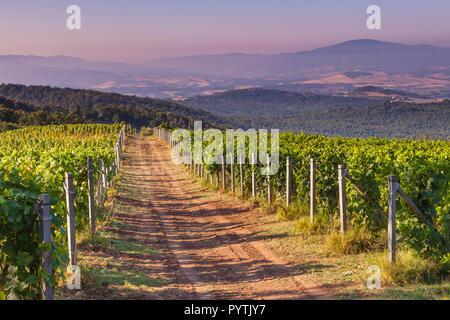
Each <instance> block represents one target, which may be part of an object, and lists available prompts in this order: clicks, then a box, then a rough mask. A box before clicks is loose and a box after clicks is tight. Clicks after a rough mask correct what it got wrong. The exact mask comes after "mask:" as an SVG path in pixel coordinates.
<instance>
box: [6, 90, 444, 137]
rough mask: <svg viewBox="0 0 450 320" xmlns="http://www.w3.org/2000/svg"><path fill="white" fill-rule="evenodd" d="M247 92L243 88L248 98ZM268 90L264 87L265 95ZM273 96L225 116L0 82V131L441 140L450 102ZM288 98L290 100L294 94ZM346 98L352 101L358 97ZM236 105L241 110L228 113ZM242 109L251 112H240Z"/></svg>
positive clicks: (228, 106) (120, 97)
mask: <svg viewBox="0 0 450 320" xmlns="http://www.w3.org/2000/svg"><path fill="white" fill-rule="evenodd" d="M250 92H251V91H248V93H249V95H248V98H249V99H250V96H251V95H250ZM272 93H273V92H271V91H269V93H268V94H269V96H270V95H271V94H272ZM273 94H274V96H273V99H268V100H267V102H264V99H260V100H258V98H256V99H255V101H259V102H257V103H256V105H257V104H258V103H259V105H260V106H261V109H262V110H263V111H262V112H261V113H258V112H256V111H257V108H253V109H252V108H251V107H250V106H248V107H244V105H242V103H243V102H242V101H241V102H242V103H238V104H237V105H235V104H233V102H232V101H231V100H230V102H229V103H225V101H224V102H223V104H222V107H221V109H223V110H231V111H230V112H231V113H233V112H234V113H238V112H240V113H242V114H245V115H236V114H235V115H233V116H225V115H215V114H211V113H209V112H206V111H201V110H196V109H192V108H189V107H187V106H182V105H179V104H177V103H173V102H169V101H164V100H154V99H149V98H139V97H135V96H125V95H119V94H113V93H103V92H97V91H92V90H74V89H58V88H50V87H43V86H21V85H1V86H0V95H5V96H6V97H8V98H2V97H0V131H4V130H7V129H14V128H17V127H23V126H27V125H46V124H65V123H105V124H109V123H115V122H122V121H124V122H126V123H129V124H131V125H132V126H134V127H137V128H140V127H144V126H158V125H160V124H162V123H164V124H167V125H170V126H172V127H183V128H192V127H193V122H194V120H202V121H203V127H204V128H208V127H216V128H219V129H223V128H242V129H249V128H255V129H260V128H267V129H271V128H277V129H280V130H281V131H290V132H294V133H298V132H300V131H303V132H305V133H311V134H321V135H325V136H343V137H373V136H378V137H388V138H392V137H397V138H421V137H424V136H426V137H429V138H444V139H448V138H449V137H450V129H449V126H448V123H449V122H450V100H445V101H443V102H440V103H428V104H416V103H406V102H392V103H391V102H384V103H381V102H378V103H380V104H379V105H377V106H369V107H359V106H355V107H343V108H340V109H333V107H334V108H338V106H337V104H333V103H332V102H330V108H329V109H328V110H322V111H309V112H305V111H303V112H300V111H297V109H298V106H297V107H295V106H294V107H292V108H291V107H289V105H288V104H287V103H286V104H285V105H282V106H281V107H280V106H279V105H278V104H277V102H276V101H277V100H276V96H277V94H276V93H273ZM289 94H290V93H286V94H285V95H284V96H285V97H289ZM300 96H302V97H304V99H305V100H304V101H307V103H308V107H307V108H309V107H314V106H317V109H321V108H322V109H323V108H325V105H326V101H327V100H326V99H328V98H331V97H328V98H325V97H326V96H314V95H312V96H309V98H308V95H300ZM292 97H293V99H294V98H295V97H296V94H293V96H292ZM318 97H320V98H318ZM297 98H298V97H297ZM297 98H295V99H297ZM316 98H317V99H318V100H317V101H316ZM333 98H335V97H333ZM308 99H310V100H308ZM367 100H368V99H367ZM248 101H250V100H248ZM315 101H316V102H315ZM336 101H338V100H336ZM342 101H344V100H342ZM348 101H353V102H352V103H356V101H357V100H348ZM270 106H272V107H270ZM239 108H240V109H243V110H241V111H233V110H237V109H239ZM245 108H248V109H252V110H248V111H245V110H244V109H245ZM307 108H305V109H304V110H306V109H307ZM296 112H297V113H296ZM221 113H222V114H223V113H226V112H225V111H222V112H221Z"/></svg>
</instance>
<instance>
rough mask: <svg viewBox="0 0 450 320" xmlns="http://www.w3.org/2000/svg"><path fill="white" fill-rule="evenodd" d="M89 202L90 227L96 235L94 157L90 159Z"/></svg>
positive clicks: (88, 163)
mask: <svg viewBox="0 0 450 320" xmlns="http://www.w3.org/2000/svg"><path fill="white" fill-rule="evenodd" d="M87 166H88V191H89V196H88V201H89V225H90V226H91V233H92V234H94V233H95V197H94V168H93V165H92V157H88V161H87Z"/></svg>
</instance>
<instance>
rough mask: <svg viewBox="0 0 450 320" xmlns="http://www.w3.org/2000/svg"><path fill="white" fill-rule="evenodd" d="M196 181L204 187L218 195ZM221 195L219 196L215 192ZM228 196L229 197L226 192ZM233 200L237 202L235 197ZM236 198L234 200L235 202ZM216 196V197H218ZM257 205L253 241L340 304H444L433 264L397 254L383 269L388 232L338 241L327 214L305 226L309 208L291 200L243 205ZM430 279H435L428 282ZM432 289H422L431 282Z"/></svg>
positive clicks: (442, 281) (351, 232)
mask: <svg viewBox="0 0 450 320" xmlns="http://www.w3.org/2000/svg"><path fill="white" fill-rule="evenodd" d="M213 182H214V183H213V185H211V184H210V183H209V181H206V180H205V179H203V180H201V181H200V183H201V185H202V186H203V187H208V188H210V189H212V190H216V191H217V190H220V189H221V188H220V186H219V188H217V187H216V186H215V180H213ZM220 194H221V196H223V192H221V193H220ZM226 194H227V195H230V196H231V192H226ZM236 195H238V196H239V198H240V193H239V192H238V193H237V194H236ZM236 195H235V197H236ZM218 196H219V195H218ZM242 201H246V202H249V203H250V202H251V203H252V204H259V210H261V211H263V212H264V214H263V215H261V216H258V217H256V218H255V220H254V221H252V225H254V226H255V228H256V229H257V232H256V234H255V236H256V237H257V238H259V239H262V240H264V241H265V243H266V244H267V246H268V247H269V248H271V249H272V250H273V251H274V252H275V253H277V254H278V255H279V256H280V257H282V258H284V259H285V260H287V261H288V262H289V263H290V264H293V265H295V266H296V268H297V269H298V270H299V271H300V272H301V273H302V274H303V275H304V277H305V282H308V281H314V282H315V283H319V284H322V285H323V286H325V287H328V288H330V291H331V292H332V294H333V296H334V297H336V298H343V299H414V298H418V299H446V298H448V296H449V292H448V291H449V290H448V288H449V286H450V281H449V279H448V277H446V276H445V272H443V270H442V269H441V267H440V265H439V264H438V263H437V262H431V261H429V260H426V259H423V258H419V257H416V256H413V255H412V252H410V251H399V257H398V262H397V266H396V267H394V268H391V269H388V268H387V267H386V266H387V253H386V251H385V250H386V246H387V241H386V239H387V232H386V231H381V232H373V231H369V230H366V229H364V228H357V227H351V226H350V227H349V229H348V230H347V232H346V235H345V236H344V237H342V236H341V235H340V233H339V232H338V227H339V221H337V220H336V219H330V218H329V215H327V214H326V213H322V214H321V213H320V212H319V213H318V214H316V216H315V217H314V222H312V223H311V222H310V217H309V205H308V204H305V203H301V202H297V201H294V202H293V203H292V204H291V205H290V206H289V208H286V206H285V204H284V203H283V199H275V201H274V202H273V203H272V204H267V202H266V201H265V199H256V201H253V200H252V199H249V200H243V199H242ZM371 265H379V266H380V269H381V277H382V279H381V283H382V289H380V290H370V289H368V288H367V286H366V282H367V279H368V277H369V275H370V274H369V273H368V272H367V270H368V267H369V266H371ZM433 279H434V280H433ZM433 281H437V283H435V284H427V283H433Z"/></svg>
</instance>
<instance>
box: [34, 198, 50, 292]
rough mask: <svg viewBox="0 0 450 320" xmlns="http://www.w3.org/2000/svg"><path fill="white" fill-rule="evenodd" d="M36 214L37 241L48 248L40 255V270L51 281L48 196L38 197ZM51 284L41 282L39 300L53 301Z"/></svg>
mask: <svg viewBox="0 0 450 320" xmlns="http://www.w3.org/2000/svg"><path fill="white" fill-rule="evenodd" d="M37 213H38V215H39V240H40V242H41V243H44V244H46V245H48V246H49V248H46V249H45V251H44V252H43V253H42V268H43V269H44V270H45V271H47V273H48V274H49V275H50V277H51V279H52V280H53V266H52V251H51V250H52V249H51V243H52V230H51V227H52V213H51V211H50V197H49V195H48V194H41V195H39V196H38V205H37ZM53 292H54V290H53V284H52V283H48V282H47V281H46V280H45V279H42V280H41V299H42V300H53Z"/></svg>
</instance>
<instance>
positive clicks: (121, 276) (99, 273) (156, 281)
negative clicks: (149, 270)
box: [81, 267, 166, 288]
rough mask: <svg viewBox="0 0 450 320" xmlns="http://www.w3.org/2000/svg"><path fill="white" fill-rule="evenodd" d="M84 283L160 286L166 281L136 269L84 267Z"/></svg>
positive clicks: (82, 270)
mask: <svg viewBox="0 0 450 320" xmlns="http://www.w3.org/2000/svg"><path fill="white" fill-rule="evenodd" d="M81 273H82V275H83V277H85V278H84V279H82V280H84V281H83V283H89V284H91V285H97V286H102V285H113V286H119V287H124V288H127V287H128V288H129V287H143V286H145V287H160V286H163V285H164V284H165V283H166V279H164V278H153V277H151V276H150V275H148V274H145V273H140V272H137V271H134V270H120V269H119V268H117V267H112V268H109V269H103V268H98V267H89V268H87V267H83V268H82V269H81Z"/></svg>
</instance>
